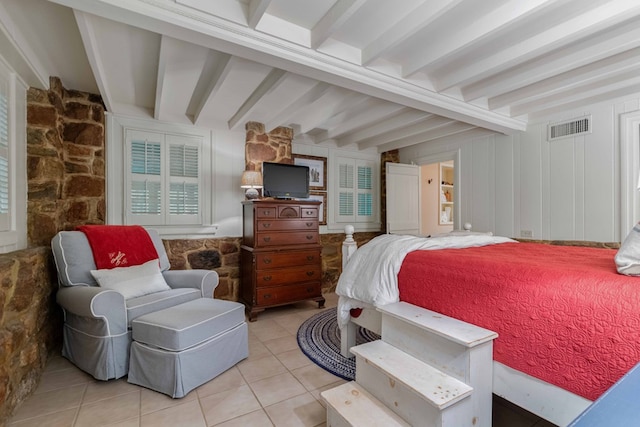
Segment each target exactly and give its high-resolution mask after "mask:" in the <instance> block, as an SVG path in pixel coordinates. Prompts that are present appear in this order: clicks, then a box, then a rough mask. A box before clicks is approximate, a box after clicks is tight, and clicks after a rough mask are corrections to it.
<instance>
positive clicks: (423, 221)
mask: <svg viewBox="0 0 640 427" xmlns="http://www.w3.org/2000/svg"><path fill="white" fill-rule="evenodd" d="M420 176H421V179H422V194H421V197H420V200H421V205H422V206H421V209H420V211H421V212H422V215H421V218H420V230H421V232H422V234H425V235H434V234H439V233H448V232H450V231H452V230H453V225H454V217H455V208H456V206H455V199H456V198H455V190H456V185H455V184H456V180H455V165H454V161H453V160H447V161H443V162H436V163H428V164H423V165H421V166H420Z"/></svg>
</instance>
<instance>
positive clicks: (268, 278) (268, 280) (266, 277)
mask: <svg viewBox="0 0 640 427" xmlns="http://www.w3.org/2000/svg"><path fill="white" fill-rule="evenodd" d="M262 281H263V282H270V281H271V276H262Z"/></svg>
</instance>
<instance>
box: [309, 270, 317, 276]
mask: <svg viewBox="0 0 640 427" xmlns="http://www.w3.org/2000/svg"><path fill="white" fill-rule="evenodd" d="M314 274H316V272H315V271H307V276H309V277H311V276H313V275H314Z"/></svg>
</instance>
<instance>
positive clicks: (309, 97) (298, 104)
mask: <svg viewBox="0 0 640 427" xmlns="http://www.w3.org/2000/svg"><path fill="white" fill-rule="evenodd" d="M330 88H331V86H330V85H328V84H326V83H322V82H320V83H317V84H316V85H315V86H313V87H312V88H311V89H310V90H309V91H307V92H305V93H303V94H302V96H300V97H299V98H298V99H296V100H295V101H294V102H292V103H290V104H289V105H287V106H286V107H285V108H284V109H283V110H282V111H280V112H279V113H278V114H276V115H275V116H274V117H272V118H271V119H269V121H267V122H266V123H265V124H264V128H265V129H266V130H267V132H270V131H272V130H273V129H275V128H277V127H279V126H288V125H289V124H290V119H291V117H293V116H294V115H295V114H296V113H297V112H299V111H300V110H301V109H302V108H303V107H304V106H306V105H309V104H310V103H313V102H315V101H317V100H318V99H319V98H320V97H322V95H324V94H325V93H327V91H328V90H329V89H330Z"/></svg>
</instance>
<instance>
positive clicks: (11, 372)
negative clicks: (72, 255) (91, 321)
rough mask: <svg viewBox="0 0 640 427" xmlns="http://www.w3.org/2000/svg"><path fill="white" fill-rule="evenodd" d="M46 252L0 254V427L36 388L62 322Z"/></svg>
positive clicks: (44, 249)
mask: <svg viewBox="0 0 640 427" xmlns="http://www.w3.org/2000/svg"><path fill="white" fill-rule="evenodd" d="M50 259H51V256H50V251H49V249H48V248H45V247H38V248H32V249H25V250H22V251H16V252H13V253H10V254H2V255H0V425H4V424H5V422H6V421H7V419H8V417H9V416H10V415H11V413H12V412H13V410H14V409H15V408H17V407H18V405H19V404H20V403H21V402H22V401H23V400H24V399H26V398H27V397H28V396H29V395H30V394H31V393H32V392H33V391H34V390H35V389H36V386H37V385H38V381H39V380H40V375H41V374H42V371H43V370H44V367H45V364H46V362H47V357H48V356H49V354H50V353H51V351H52V350H53V349H56V348H58V347H59V344H60V342H61V336H62V318H61V316H60V310H59V309H58V307H57V306H56V303H55V292H54V286H52V284H53V283H55V281H56V278H55V271H54V269H53V266H52V264H51V261H50Z"/></svg>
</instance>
